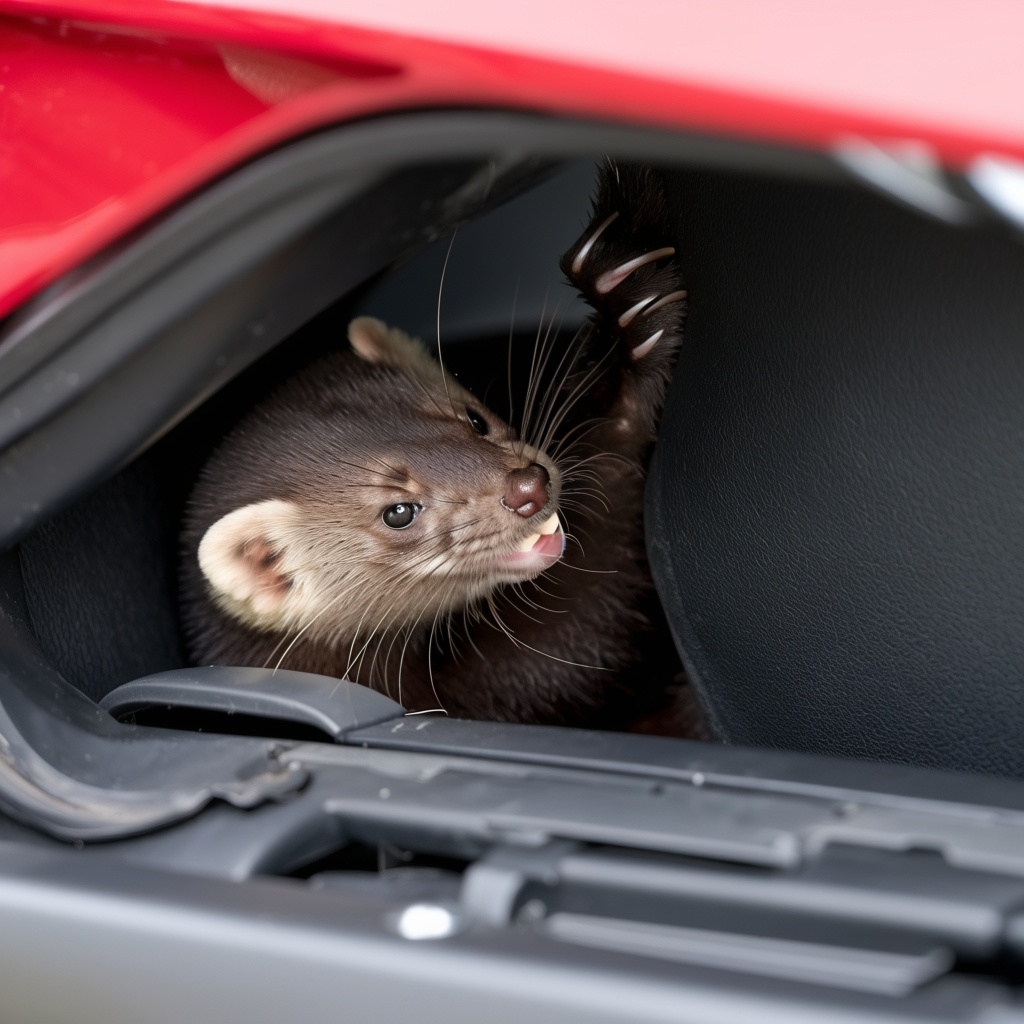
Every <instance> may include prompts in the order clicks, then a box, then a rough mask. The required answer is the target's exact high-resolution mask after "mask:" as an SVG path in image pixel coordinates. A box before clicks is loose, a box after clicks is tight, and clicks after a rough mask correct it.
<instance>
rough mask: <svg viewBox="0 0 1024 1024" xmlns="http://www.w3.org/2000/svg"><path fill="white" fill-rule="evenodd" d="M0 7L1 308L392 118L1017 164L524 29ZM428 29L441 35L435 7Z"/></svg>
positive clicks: (1021, 148) (178, 6) (739, 79)
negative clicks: (906, 141) (468, 118)
mask: <svg viewBox="0 0 1024 1024" xmlns="http://www.w3.org/2000/svg"><path fill="white" fill-rule="evenodd" d="M280 6H281V7H284V4H283V3H282V4H281V5H280ZM364 6H365V5H364ZM451 6H452V5H449V7H451ZM458 6H459V5H458V4H455V5H454V7H455V8H457V7H458ZM640 6H641V7H642V6H643V5H642V4H641V5H640ZM652 6H653V5H652ZM391 7H392V8H393V7H394V4H391ZM581 10H582V9H581ZM4 11H5V12H6V17H5V18H3V19H0V90H2V92H0V315H3V314H5V313H7V312H10V311H11V310H12V309H14V308H15V307H16V306H17V305H18V304H20V303H22V302H23V301H25V300H26V299H27V298H29V297H30V296H32V295H33V294H35V293H36V292H37V291H38V290H39V289H41V288H42V287H44V286H45V285H47V284H48V283H50V282H52V281H53V280H55V279H56V278H57V277H58V276H60V275H61V274H62V273H65V272H66V271H68V270H70V269H72V268H73V267H75V266H77V265H79V264H80V263H81V262H82V261H83V260H84V259H86V258H88V257H89V256H90V255H93V254H94V253H96V252H97V251H99V250H100V249H102V248H103V247H104V246H106V245H108V244H110V243H111V242H112V241H114V240H116V239H117V238H119V237H121V236H122V235H124V234H125V232H127V231H129V230H131V229H132V228H133V227H136V226H137V225H139V224H140V223H141V222H143V221H144V220H145V219H146V218H148V217H151V216H153V215H155V214H157V213H159V212H160V211H162V210H164V209H166V208H167V207H168V206H169V205H170V204H172V203H174V202H175V201H176V200H178V199H180V198H181V197H182V196H184V195H187V194H188V193H189V192H191V191H193V190H195V189H196V188H199V187H201V186H202V185H203V184H204V183H207V182H209V181H210V180H211V179H213V178H215V177H216V176H217V175H219V174H221V173H223V172H224V171H226V170H228V169H230V168H231V167H233V166H236V165H238V164H239V163H241V162H244V161H245V160H246V159H248V158H251V157H252V156H254V155H256V154H258V153H260V152H262V151H264V150H266V149H268V148H269V147H272V146H274V145H276V144H278V143H280V142H281V141H283V140H285V139H288V138H290V137H294V136H296V135H299V134H302V133H305V132H309V131H312V130H316V129H317V128H320V127H322V126H324V125H328V124H333V123H338V122H343V121H345V120H350V119H353V118H357V117H365V116H369V115H374V114H380V113H386V112H389V111H396V110H402V109H412V108H425V107H433V108H438V107H445V106H455V105H459V106H466V105H472V106H478V107H502V108H516V109H527V110H539V111H546V112H552V113H560V114H567V115H576V116H584V117H598V118H602V119H609V120H619V121H627V122H633V123H647V124H654V125H663V126H665V127H669V128H679V129H693V130H700V131H711V132H717V133H720V134H729V135H735V136H742V137H748V138H757V139H766V140H771V141H776V142H783V143H788V144H793V145H798V146H809V147H814V148H822V147H828V146H830V145H832V144H833V143H834V142H835V141H836V140H837V139H840V138H842V137H844V136H849V135H857V136H864V137H869V138H874V139H887V138H915V139H920V140H923V141H926V142H928V143H929V144H930V145H932V146H933V147H934V149H935V150H936V152H937V153H939V154H940V155H941V156H942V157H943V158H944V159H946V160H947V161H949V162H951V163H953V164H960V163H963V162H966V161H967V160H969V159H970V158H971V157H972V156H973V155H975V154H977V153H979V152H983V151H986V150H988V151H991V150H996V151H998V152H1001V153H1003V154H1007V155H1011V156H1013V155H1016V156H1024V114H1022V117H1021V120H1020V122H1019V123H1018V124H1016V127H1014V124H1013V123H1010V124H1009V127H1007V125H1006V124H1001V126H999V127H998V128H994V127H993V126H992V124H990V123H988V122H984V123H986V124H987V127H986V128H984V130H982V129H977V128H974V127H972V125H971V123H970V117H969V116H967V117H966V120H965V114H964V111H962V110H961V111H959V112H958V115H959V116H958V117H956V118H952V117H951V118H949V119H947V120H945V121H944V120H943V119H942V118H941V117H940V116H938V112H937V113H936V116H934V117H921V116H917V117H912V116H909V115H908V114H907V113H906V110H903V111H902V112H901V111H900V110H899V109H896V110H894V111H889V112H882V113H880V112H879V108H878V105H877V103H874V104H872V103H870V102H868V101H867V100H866V99H865V100H864V102H862V103H860V104H858V103H857V102H855V100H856V97H854V100H853V101H851V100H849V99H846V100H845V101H844V102H842V103H838V102H836V101H835V100H834V99H833V101H832V102H830V103H826V102H823V101H821V100H819V101H817V102H815V101H814V100H813V99H811V98H810V97H812V96H813V95H814V92H813V90H812V89H809V88H802V90H801V89H797V90H796V95H795V98H794V95H793V89H790V95H788V96H783V97H782V98H779V91H778V90H775V91H773V90H771V89H765V88H763V87H759V86H757V85H756V84H755V85H751V83H750V82H749V81H746V80H745V79H744V78H743V76H742V75H740V74H739V72H738V71H735V69H734V70H733V71H732V72H729V71H728V69H726V73H724V74H720V75H717V76H707V77H709V78H713V80H714V81H713V84H712V82H710V81H706V80H705V81H702V80H701V78H700V77H696V78H694V77H692V76H691V77H689V78H688V77H687V75H686V69H687V65H688V62H687V60H686V59H685V58H684V57H681V58H680V65H679V67H680V70H679V73H678V75H676V74H671V73H670V71H669V70H667V69H666V67H665V66H664V64H662V65H659V70H660V75H659V76H658V77H655V76H653V75H641V74H638V73H636V72H635V70H634V71H624V70H622V68H621V66H616V67H609V66H603V67H602V66H593V65H588V64H586V63H584V62H582V59H581V56H580V52H574V56H575V58H576V59H575V62H574V63H573V62H569V61H566V60H556V59H552V58H551V56H550V53H551V51H552V47H551V45H550V40H547V39H545V40H544V42H545V48H546V51H545V52H547V53H548V56H546V57H540V56H537V55H536V53H535V52H533V51H532V50H530V48H529V47H528V46H526V45H525V44H524V43H523V42H522V41H521V40H520V41H515V40H513V41H512V42H510V43H509V44H508V47H507V48H505V47H501V46H499V45H498V43H497V41H492V46H491V47H490V48H484V47H482V46H479V45H468V44H465V43H459V44H456V43H452V42H447V41H445V40H444V39H438V38H436V37H433V38H428V37H426V36H425V35H420V36H414V35H410V34H407V33H402V32H399V31H395V30H394V29H392V30H390V31H378V30H374V29H372V28H367V27H354V26H352V25H347V24H343V23H340V22H339V17H340V16H339V15H338V14H337V12H336V11H333V12H331V11H329V9H328V8H327V7H324V8H323V10H322V11H321V12H320V13H310V14H307V16H305V17H296V16H289V15H287V14H281V13H277V12H275V11H273V10H271V11H262V12H261V11H253V10H244V9H238V8H236V9H228V8H218V7H209V6H204V5H198V4H189V3H176V2H173V0H144V2H126V0H64V2H59V0H58V2H56V3H42V2H39V0H0V12H4ZM382 11H383V8H382ZM392 13H393V11H392ZM456 13H458V12H457V11H456ZM641 13H642V12H641ZM361 16H362V18H363V20H364V22H365V21H367V20H371V21H372V18H373V15H372V13H371V14H369V15H367V14H365V13H363V14H362V15H361ZM588 16H592V15H591V14H589V13H581V14H579V17H581V18H585V17H588ZM381 17H382V20H384V19H383V14H382V16H381ZM446 18H447V21H446V20H445V19H446ZM392 20H393V19H392ZM438 20H439V24H440V25H441V28H440V29H439V31H440V32H441V33H442V34H443V33H444V31H445V26H446V25H450V26H451V31H452V34H453V36H455V37H457V36H458V33H457V32H456V30H455V27H454V26H455V25H456V22H455V20H454V18H453V14H452V10H447V11H446V12H445V11H439V13H438ZM1018 20H1019V19H1018ZM1007 28H1008V29H1010V28H1012V26H1010V25H1007ZM436 34H437V33H432V34H431V35H433V36H436ZM542 34H543V28H542V26H538V29H537V37H538V48H539V45H540V38H541V36H542ZM606 35H607V33H606ZM557 49H558V47H557V46H555V47H554V50H556V51H557ZM567 49H568V48H567ZM593 52H594V53H595V54H597V55H598V56H599V50H596V49H595V50H594V51H593ZM584 56H585V53H584ZM595 59H597V57H595ZM627 63H628V62H627ZM634 63H635V62H634ZM822 73H823V74H824V73H827V62H826V64H825V65H824V69H823V72H822ZM730 74H731V75H732V80H730ZM810 81H811V83H812V84H813V77H812V78H811V79H810ZM918 91H919V92H920V91H921V90H920V89H919V90H918ZM783 92H785V90H783ZM926 98H927V97H926V96H925V99H926ZM915 109H918V108H915ZM967 113H968V114H969V113H970V112H969V111H968V112H967ZM979 123H981V119H980V118H979ZM965 124H966V127H965Z"/></svg>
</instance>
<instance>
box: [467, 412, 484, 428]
mask: <svg viewBox="0 0 1024 1024" xmlns="http://www.w3.org/2000/svg"><path fill="white" fill-rule="evenodd" d="M466 415H467V416H468V417H469V425H470V426H471V427H472V428H473V429H474V430H475V431H476V432H477V433H478V434H486V433H487V420H485V419H484V418H483V416H481V415H480V413H478V412H477V411H476V409H467V410H466Z"/></svg>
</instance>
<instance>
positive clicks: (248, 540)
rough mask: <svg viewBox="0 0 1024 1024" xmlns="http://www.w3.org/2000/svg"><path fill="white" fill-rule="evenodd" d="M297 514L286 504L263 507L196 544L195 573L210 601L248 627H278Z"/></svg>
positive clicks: (218, 526)
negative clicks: (199, 572) (210, 594)
mask: <svg viewBox="0 0 1024 1024" xmlns="http://www.w3.org/2000/svg"><path fill="white" fill-rule="evenodd" d="M298 518H299V510H298V509H297V508H296V507H295V506H294V505H292V504H291V503H290V502H287V501H279V500H273V501H261V502H258V503H257V504H255V505H246V506H245V507H244V508H238V509H235V511H234V512H229V513H228V514H227V515H226V516H223V517H222V518H221V519H218V520H217V522H215V523H214V524H213V526H211V527H210V528H209V529H208V530H207V531H206V533H205V534H204V535H203V539H202V541H200V544H199V568H200V569H201V570H202V572H203V575H204V576H205V577H206V580H207V582H208V583H209V584H210V588H211V590H212V592H213V596H214V599H215V600H216V601H217V604H219V605H220V606H221V607H222V608H223V609H224V610H225V611H227V612H229V613H230V614H232V615H234V616H235V617H236V618H238V619H241V620H242V621H243V622H245V623H246V624H247V625H251V626H258V627H263V628H268V627H273V626H277V625H279V624H280V621H281V617H282V613H283V611H284V606H285V602H286V601H287V599H288V596H289V594H290V592H291V589H292V585H293V583H294V580H293V579H292V576H291V574H290V573H289V572H288V570H287V568H286V566H287V562H288V559H287V557H286V556H287V553H288V545H289V541H290V538H293V537H294V534H295V525H296V524H297V521H298Z"/></svg>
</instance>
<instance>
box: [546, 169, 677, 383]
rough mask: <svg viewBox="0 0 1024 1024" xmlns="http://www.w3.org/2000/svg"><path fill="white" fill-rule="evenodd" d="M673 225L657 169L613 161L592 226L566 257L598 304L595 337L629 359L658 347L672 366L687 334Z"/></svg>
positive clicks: (604, 173)
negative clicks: (671, 236)
mask: <svg viewBox="0 0 1024 1024" xmlns="http://www.w3.org/2000/svg"><path fill="white" fill-rule="evenodd" d="M668 230H669V229H668V224H667V216H666V208H665V198H664V192H663V189H662V186H661V183H660V180H659V178H658V176H657V175H656V173H655V172H654V171H652V170H651V169H650V168H648V167H643V166H626V165H622V166H619V165H616V164H613V163H606V164H605V165H604V166H603V167H602V168H601V173H600V179H599V182H598V189H597V194H596V196H595V197H594V201H593V213H592V217H591V221H590V224H589V225H588V227H587V229H586V230H585V231H584V232H583V234H582V235H581V236H580V238H579V240H578V241H577V242H576V244H575V245H573V246H572V247H571V248H570V249H569V251H568V252H567V253H566V254H565V256H564V257H563V258H562V270H563V271H564V273H565V275H566V277H568V279H569V280H570V281H571V282H572V283H573V284H574V285H575V286H576V287H577V288H578V289H579V290H580V293H581V294H582V295H583V297H584V298H585V299H586V300H587V302H588V303H590V305H591V306H592V307H593V309H594V316H593V318H592V325H593V334H594V336H595V342H596V343H597V344H600V343H601V341H603V342H604V346H607V345H613V346H616V347H618V349H619V351H620V352H621V353H622V356H623V359H625V360H626V362H627V363H629V364H633V363H637V362H639V361H640V360H641V359H644V357H646V356H648V355H650V354H651V353H652V352H654V351H658V352H659V355H662V356H663V358H662V359H659V363H661V364H663V365H670V364H671V360H672V359H673V358H674V356H675V353H676V350H677V349H678V346H679V342H680V341H681V338H682V327H683V320H684V318H685V313H686V289H684V288H682V287H680V286H681V284H682V278H681V272H680V268H679V264H678V262H677V260H676V259H674V257H675V255H676V250H675V247H674V246H672V245H668V244H665V243H666V235H667V234H668ZM604 346H602V347H604ZM627 356H628V359H627V358H626V357H627Z"/></svg>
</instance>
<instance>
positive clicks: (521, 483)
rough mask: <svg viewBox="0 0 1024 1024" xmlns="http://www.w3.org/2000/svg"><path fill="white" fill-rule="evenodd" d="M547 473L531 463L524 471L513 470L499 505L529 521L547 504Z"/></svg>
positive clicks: (534, 463)
mask: <svg viewBox="0 0 1024 1024" xmlns="http://www.w3.org/2000/svg"><path fill="white" fill-rule="evenodd" d="M549 480H550V477H549V476H548V471H547V470H546V469H545V468H544V467H543V466H539V465H537V463H536V462H532V463H531V464H530V465H529V466H527V467H526V469H514V470H513V471H512V472H511V473H509V475H508V486H507V487H506V488H505V493H504V494H503V495H502V498H501V503H502V505H504V506H505V508H507V509H508V510H509V512H515V514H516V515H517V516H522V517H523V518H524V519H529V518H530V516H533V515H536V514H537V513H538V512H539V511H540V510H541V509H542V508H543V507H544V506H545V505H546V504H547V503H548V482H549Z"/></svg>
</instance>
